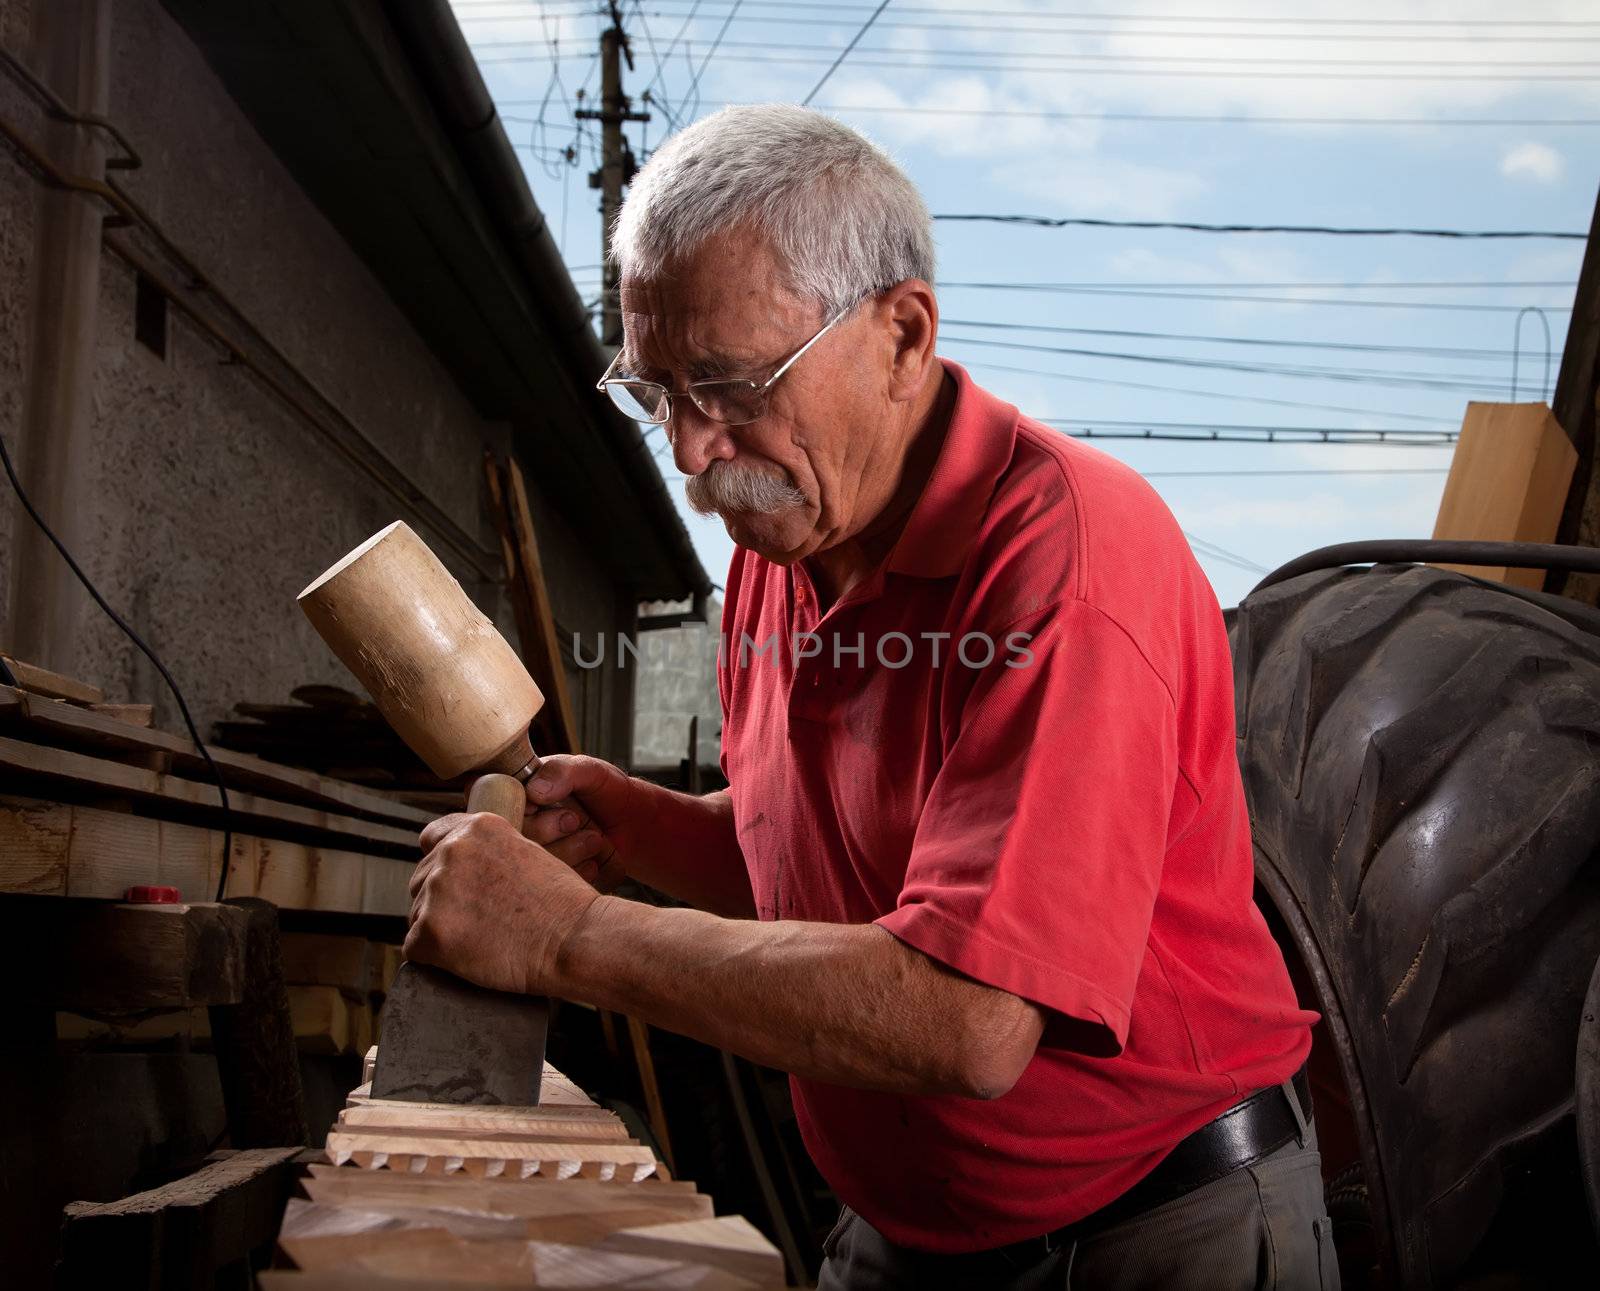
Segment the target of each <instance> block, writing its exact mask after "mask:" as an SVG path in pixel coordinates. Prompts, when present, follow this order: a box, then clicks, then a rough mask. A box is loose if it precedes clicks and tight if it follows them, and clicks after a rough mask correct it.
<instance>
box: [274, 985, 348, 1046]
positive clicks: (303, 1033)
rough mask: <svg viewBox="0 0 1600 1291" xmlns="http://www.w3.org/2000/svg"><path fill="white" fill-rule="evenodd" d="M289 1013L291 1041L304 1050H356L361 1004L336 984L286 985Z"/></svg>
mask: <svg viewBox="0 0 1600 1291" xmlns="http://www.w3.org/2000/svg"><path fill="white" fill-rule="evenodd" d="M288 991H289V1016H290V1017H291V1018H292V1019H293V1020H294V1038H295V1043H296V1044H297V1045H298V1046H299V1048H300V1049H301V1051H302V1052H304V1053H329V1054H340V1053H359V1052H360V1051H361V1050H360V1048H359V1047H358V1044H359V1040H360V1029H361V1023H360V1021H359V1020H358V1014H359V1013H360V1012H361V1011H363V1010H366V1009H367V1005H365V1004H354V1003H352V1002H351V1001H350V1000H349V998H348V997H346V995H345V994H344V992H343V991H341V990H340V989H339V988H338V987H337V986H290V987H289V988H288Z"/></svg>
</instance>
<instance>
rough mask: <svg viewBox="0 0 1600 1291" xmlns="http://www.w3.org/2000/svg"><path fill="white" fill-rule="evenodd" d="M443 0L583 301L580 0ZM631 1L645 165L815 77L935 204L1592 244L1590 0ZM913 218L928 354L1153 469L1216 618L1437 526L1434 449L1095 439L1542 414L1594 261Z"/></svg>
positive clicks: (716, 566) (718, 577) (593, 146)
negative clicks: (679, 131)
mask: <svg viewBox="0 0 1600 1291" xmlns="http://www.w3.org/2000/svg"><path fill="white" fill-rule="evenodd" d="M452 3H453V6H454V9H455V12H456V16H457V18H458V20H459V21H460V22H461V25H462V29H463V31H464V32H465V33H466V35H467V39H468V41H469V43H470V44H471V45H472V47H473V50H474V52H475V54H476V56H477V58H478V61H479V64H480V66H481V68H482V70H483V74H484V78H485V81H486V82H487V84H488V86H489V89H490V92H491V93H492V94H493V95H494V98H495V100H496V103H497V105H498V107H499V110H500V113H501V116H502V117H503V119H504V121H505V126H506V130H507V133H508V134H509V135H510V137H511V140H512V142H513V144H514V145H515V146H516V148H517V151H518V155H519V157H520V158H521V159H522V161H523V164H524V167H525V169H526V171H527V174H528V178H529V182H530V184H531V185H532V188H533V192H534V196H535V197H536V199H537V200H538V202H539V204H540V206H541V207H542V209H543V210H544V212H545V214H546V216H547V218H548V219H549V221H550V223H551V226H552V228H553V229H554V231H555V233H556V235H557V239H558V241H559V244H560V246H561V250H562V254H563V255H564V256H565V258H566V261H567V264H568V266H569V267H570V269H571V270H572V273H573V277H574V279H575V280H576V282H577V283H578V286H579V290H580V292H582V294H583V295H584V298H585V299H586V300H589V299H595V298H597V297H598V294H599V279H600V271H599V261H600V247H601V229H600V217H599V214H598V209H597V208H598V194H597V193H596V192H595V191H593V190H591V189H590V188H589V186H588V175H589V172H590V171H591V170H593V169H594V168H595V166H596V165H597V156H598V153H597V149H598V134H597V130H596V123H593V122H578V121H576V120H575V119H574V116H573V109H574V108H575V107H577V106H578V105H579V102H580V100H579V97H578V95H579V91H580V90H581V91H583V94H584V96H585V99H587V100H589V106H597V104H596V103H594V102H593V100H595V99H597V98H598V94H599V70H598V62H597V52H598V49H599V33H600V31H601V30H602V29H603V28H604V27H605V26H607V25H609V20H608V19H606V18H602V17H601V16H600V15H601V6H600V5H598V4H593V3H584V2H582V0H549V2H548V3H543V4H540V3H534V2H533V0H452ZM621 8H622V15H623V20H624V27H625V30H626V31H627V32H628V34H629V37H630V41H631V45H632V52H633V56H634V68H633V69H632V70H631V71H628V70H625V71H624V77H623V79H624V89H625V91H626V92H627V93H628V94H630V95H631V96H633V98H634V99H635V103H634V106H635V107H636V108H644V109H647V110H649V111H650V112H651V113H652V116H653V118H654V119H653V120H652V121H650V122H649V123H646V124H640V125H632V126H630V127H629V128H628V135H629V138H630V140H631V142H632V146H633V150H634V152H635V155H636V156H637V157H638V158H639V160H640V161H641V162H642V161H643V160H644V159H645V158H646V157H647V156H648V154H649V152H650V149H651V148H653V147H655V146H658V145H659V144H660V143H661V142H662V140H663V139H664V138H665V137H666V136H667V135H668V134H670V133H671V131H672V130H673V129H675V128H678V127H681V126H683V125H687V124H688V123H689V122H691V121H693V120H696V119H698V118H699V117H702V116H704V115H706V114H708V113H710V112H712V111H715V110H716V109H717V108H718V107H720V106H722V105H724V104H727V103H750V102H770V101H788V102H800V101H801V100H803V99H805V98H806V96H807V95H808V94H809V93H811V92H812V91H813V90H816V93H815V97H814V99H813V106H815V107H819V108H822V109H824V110H826V111H829V112H830V113H832V114H833V115H835V116H837V117H839V118H840V119H841V120H843V121H845V122H847V123H848V124H850V125H851V126H853V127H855V128H857V129H859V130H861V131H863V132H864V133H866V134H867V135H868V136H869V137H871V138H872V139H873V140H874V141H876V142H877V143H879V144H880V145H882V146H883V147H884V148H886V149H887V150H888V151H889V152H890V154H891V155H892V156H893V157H894V158H895V159H896V161H897V162H899V164H900V165H901V166H903V167H904V168H905V170H906V172H907V173H908V174H909V175H910V176H911V178H912V179H913V180H914V181H915V182H916V183H917V184H918V185H919V186H920V188H921V189H922V192H923V194H924V196H925V197H926V199H927V202H928V205H929V208H930V209H931V210H932V211H933V212H934V214H935V216H942V215H962V214H1004V215H1029V216H1046V217H1070V218H1080V219H1081V218H1090V219H1109V220H1118V221H1158V222H1183V223H1215V224H1274V225H1282V224H1288V225H1317V226H1331V227H1338V228H1370V227H1408V228H1428V229H1450V230H1510V231H1554V232H1568V233H1573V232H1576V233H1582V232H1586V231H1587V229H1588V227H1589V223H1590V220H1591V218H1592V214H1593V211H1594V206H1595V198H1596V186H1597V183H1600V57H1597V56H1600V11H1596V10H1595V8H1594V6H1593V5H1592V4H1591V3H1589V2H1588V0H1522V2H1521V3H1519V4H1518V5H1517V6H1515V7H1514V8H1513V7H1511V6H1507V5H1505V4H1503V3H1495V2H1491V0H1453V2H1449V3H1446V2H1442V0H1440V2H1428V0H1390V3H1387V4H1383V5H1377V4H1373V3H1371V0H1359V7H1358V8H1355V9H1353V10H1351V9H1347V8H1346V7H1344V6H1342V5H1341V6H1337V7H1335V6H1330V5H1326V4H1323V5H1317V4H1309V3H1305V2H1304V0H1142V2H1141V3H1139V4H1138V5H1129V4H1120V3H1119V4H1114V5H1103V4H1097V3H1096V2H1095V0H1060V2H1059V3H1051V4H1045V3H1029V2H1028V0H999V2H998V3H994V4H988V5H983V4H980V3H979V0H890V3H889V4H888V5H887V6H886V7H885V8H884V9H883V11H882V13H881V14H880V15H879V16H878V17H877V19H876V20H875V21H874V22H873V23H872V25H871V26H870V27H866V29H865V30H864V31H863V28H864V26H865V24H866V23H867V20H868V18H869V16H870V15H872V13H873V11H874V10H875V9H877V8H878V5H877V3H876V0H817V2H816V3H805V2H804V0H698V2H697V0H628V2H627V3H626V4H623V5H622V6H621ZM1513 12H1514V13H1515V14H1516V17H1515V18H1508V17H1506V15H1507V14H1508V13H1513ZM1334 14H1337V15H1338V16H1337V17H1335V16H1332V15H1334ZM852 39H855V40H856V41H857V43H856V45H855V48H854V49H853V50H851V51H850V53H849V54H848V55H847V56H846V57H845V58H844V60H843V61H842V62H840V63H839V64H838V66H837V67H836V68H835V69H834V70H833V71H832V72H831V75H830V74H829V69H830V66H832V65H833V64H834V63H835V61H836V60H837V59H838V56H839V54H840V53H841V52H842V51H843V50H844V49H845V48H846V46H847V45H848V44H849V43H850V42H851V41H852ZM825 76H826V80H825V81H824V79H823V78H824V77H825ZM819 82H820V83H821V88H820V89H817V88H816V87H817V86H818V85H819ZM646 91H648V92H649V95H650V99H651V102H649V103H645V102H642V101H640V100H641V98H642V96H643V94H644V93H645V92H646ZM568 150H570V152H569V151H568ZM569 157H570V160H569ZM934 232H935V236H936V239H937V245H938V255H939V272H938V279H939V280H938V284H937V285H938V294H939V301H940V308H941V311H942V314H943V318H942V322H941V342H940V352H941V353H942V354H944V355H946V356H947V357H949V358H952V359H955V360H957V361H959V362H961V363H962V364H964V365H966V366H967V368H968V370H969V371H970V372H971V373H972V375H973V377H974V378H975V379H976V380H977V381H978V382H979V383H980V384H982V385H984V386H985V387H987V388H988V389H990V390H992V391H993V392H995V393H996V394H998V395H1000V396H1001V397H1003V398H1005V399H1007V400H1008V401H1010V402H1012V403H1014V404H1016V405H1017V406H1018V407H1019V408H1021V409H1022V410H1023V411H1024V412H1025V413H1027V414H1029V415H1030V416H1033V417H1036V418H1040V419H1047V420H1050V421H1052V423H1053V424H1056V425H1058V426H1059V427H1060V428H1061V429H1062V430H1063V432H1066V431H1068V430H1084V429H1091V430H1093V431H1095V432H1096V435H1097V438H1096V444H1097V446H1098V447H1099V448H1101V449H1103V450H1104V451H1106V452H1109V453H1112V454H1113V455H1115V456H1117V457H1119V458H1121V459H1122V460H1124V461H1126V462H1128V463H1129V464H1130V465H1132V466H1133V467H1134V468H1135V469H1137V470H1139V471H1140V472H1141V473H1143V474H1144V475H1145V476H1146V478H1148V479H1149V480H1150V483H1151V484H1152V486H1153V487H1155V488H1156V489H1157V490H1158V491H1159V492H1160V493H1161V495H1162V497H1163V498H1164V499H1165V500H1166V502H1167V505H1168V506H1169V507H1171V509H1172V511H1173V513H1174V514H1175V515H1176V516H1177V518H1178V521H1179V523H1180V524H1181V525H1182V527H1183V529H1184V531H1185V532H1186V533H1187V534H1188V535H1189V537H1190V541H1191V544H1192V545H1193V546H1194V548H1195V550H1196V554H1197V555H1198V557H1199V559H1200V563H1201V565H1202V567H1203V568H1204V569H1205V571H1206V573H1207V575H1208V577H1209V578H1210V579H1211V581H1212V584H1213V586H1214V587H1215V589H1216V592H1217V596H1218V599H1219V600H1220V601H1221V602H1222V604H1223V605H1232V604H1236V603H1237V602H1238V601H1239V600H1240V599H1241V598H1242V597H1243V596H1244V595H1245V594H1246V593H1247V592H1248V591H1249V590H1250V588H1251V587H1252V586H1253V585H1254V584H1255V582H1256V581H1257V580H1258V579H1259V578H1260V577H1261V574H1262V572H1264V571H1266V570H1268V569H1271V568H1273V567H1275V566H1277V565H1279V564H1282V563H1283V562H1284V561H1287V560H1289V559H1291V558H1293V557H1294V556H1297V555H1299V554H1301V553H1303V552H1306V551H1309V550H1311V549H1313V548H1316V547H1320V546H1323V545H1326V544H1328V543H1334V542H1345V541H1351V540H1355V539H1359V538H1397V537H1427V536H1430V535H1431V533H1432V531H1433V522H1434V517H1435V515H1436V513H1437V510H1438V504H1439V497H1440V493H1441V490H1442V488H1443V485H1444V479H1445V472H1446V470H1447V469H1448V466H1449V460H1450V446H1449V444H1448V443H1443V444H1433V445H1415V444H1411V445H1405V444H1400V445H1397V444H1394V443H1378V442H1364V443H1340V444H1309V443H1304V442H1300V443H1283V442H1280V443H1260V442H1256V443H1234V442H1226V441H1210V442H1193V441H1192V440H1191V441H1189V442H1174V441H1172V440H1170V439H1147V440H1131V439H1126V438H1099V436H1104V435H1108V434H1126V433H1135V434H1137V433H1142V432H1144V431H1150V432H1153V433H1159V434H1163V435H1173V434H1177V435H1189V436H1192V435H1196V434H1211V433H1213V431H1212V430H1211V429H1210V428H1214V427H1226V428H1234V427H1248V428H1252V429H1251V430H1249V431H1239V430H1234V429H1224V430H1220V431H1216V432H1215V433H1217V434H1221V435H1224V436H1227V435H1239V434H1242V433H1247V434H1252V435H1254V434H1259V433H1260V432H1259V431H1258V430H1256V429H1255V428H1270V429H1275V430H1283V429H1287V428H1315V429H1338V430H1359V431H1365V432H1370V431H1375V430H1386V431H1411V432H1430V433H1433V434H1437V433H1438V432H1447V433H1449V432H1454V431H1455V430H1457V429H1458V428H1459V426H1460V424H1461V419H1462V416H1463V414H1464V412H1465V411H1466V406H1467V402H1468V401H1469V400H1473V399H1477V400H1490V401H1505V400H1508V399H1510V398H1511V396H1512V393H1513V390H1512V380H1513V369H1514V367H1515V375H1516V390H1515V394H1516V397H1517V399H1519V400H1528V399H1540V398H1544V399H1548V397H1549V393H1550V388H1551V387H1552V386H1553V384H1554V381H1555V375H1556V371H1557V369H1558V368H1559V366H1560V356H1561V345H1562V341H1563V339H1564V336H1565V333H1566V328H1567V322H1568V319H1569V318H1570V316H1571V306H1572V296H1573V284H1574V283H1575V282H1576V279H1577V275H1578V269H1579V265H1580V263H1581V260H1582V251H1583V243H1582V242H1581V241H1576V240H1556V239H1544V238H1528V239H1493V240H1491V239H1442V238H1422V237H1366V236H1362V237H1355V236H1329V235H1308V234H1286V233H1226V234H1225V233H1209V232H1197V231H1178V230H1165V229H1137V228H1085V227H1066V228H1047V227H1034V226H1028V225H1020V224H1012V223H993V222H963V221H955V220H945V219H936V220H935V225H934ZM1524 310H1527V311H1528V312H1526V313H1524V312H1523V311H1524ZM1546 327H1548V333H1549V343H1548V347H1547V343H1546V332H1545V328H1546ZM1519 333H1520V336H1519ZM1518 348H1520V356H1519V357H1518V358H1515V359H1514V357H1513V353H1514V350H1517V349H1518ZM1062 351H1074V352H1072V353H1063V352H1062ZM1547 354H1548V373H1549V375H1548V378H1547V377H1546V368H1547ZM1285 369H1289V370H1288V371H1286V370H1285ZM648 442H650V443H651V444H652V445H654V446H655V447H656V448H657V449H658V451H659V453H660V456H659V458H658V460H659V461H660V464H661V468H662V471H663V475H664V477H665V478H666V479H667V481H668V486H669V491H670V492H671V493H672V495H673V496H674V497H675V498H676V499H677V500H678V503H679V507H680V510H682V512H683V514H684V519H685V522H686V524H687V525H688V527H689V531H690V534H691V535H692V537H693V538H694V541H695V545H696V548H697V549H698V551H699V553H700V557H701V560H702V562H703V563H704V564H705V567H706V570H707V572H708V573H709V574H710V576H711V578H712V581H713V582H714V583H718V584H720V583H721V582H722V580H723V576H724V574H725V572H726V570H727V565H728V560H729V557H730V556H731V554H732V545H731V543H730V541H729V540H728V538H727V536H726V534H725V533H724V532H723V530H722V526H721V523H720V522H719V521H717V520H716V519H715V518H710V519H708V518H704V517H700V516H696V515H694V514H693V513H691V512H690V511H689V510H688V509H687V507H686V506H685V505H684V503H683V487H682V482H681V479H679V477H678V476H677V474H676V471H675V469H674V467H673V465H672V463H671V460H670V456H669V455H668V454H667V453H666V451H665V445H664V444H663V442H662V436H661V434H660V432H659V430H657V431H655V432H653V433H652V434H651V435H650V437H649V440H648Z"/></svg>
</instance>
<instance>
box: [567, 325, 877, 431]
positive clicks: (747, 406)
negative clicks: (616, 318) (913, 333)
mask: <svg viewBox="0 0 1600 1291" xmlns="http://www.w3.org/2000/svg"><path fill="white" fill-rule="evenodd" d="M860 303H861V302H860V301H855V302H853V303H852V304H849V305H846V306H845V307H844V308H843V309H841V310H840V311H839V312H838V313H836V314H835V315H834V316H833V317H832V318H830V319H829V320H828V321H827V322H826V323H824V324H823V325H822V326H821V327H820V328H818V329H817V331H816V332H815V333H814V334H813V335H812V337H811V339H810V340H808V341H807V342H806V343H805V344H804V345H802V346H801V347H800V348H799V349H798V350H796V351H795V352H794V353H793V354H791V355H790V356H789V357H788V358H786V359H784V360H783V362H782V363H781V364H779V366H778V370H777V371H776V372H774V373H773V374H772V375H771V376H770V377H768V378H767V379H766V380H765V381H763V382H760V383H759V384H758V383H757V382H755V381H753V380H751V379H750V378H749V377H712V378H710V379H709V380H705V381H691V382H689V384H688V385H687V386H685V387H684V389H682V390H669V389H667V387H666V386H664V385H662V384H661V383H660V382H659V381H644V380H641V379H640V378H638V377H630V376H617V375H615V372H616V367H617V364H618V363H620V362H621V361H622V351H621V350H620V349H619V350H618V351H617V356H616V357H615V358H614V359H612V360H611V365H610V366H609V367H608V368H606V370H605V375H604V376H602V377H601V378H600V380H598V381H597V382H595V387H594V388H595V389H596V390H604V391H605V392H606V394H608V395H609V396H610V397H611V402H612V403H614V404H616V406H617V407H618V408H620V409H621V410H622V411H623V412H625V413H627V415H628V416H630V417H632V418H633V419H634V420H635V421H643V422H648V423H649V424H650V425H652V426H664V425H666V424H667V422H668V421H670V420H671V419H672V401H673V400H674V399H682V398H684V397H686V396H687V397H688V399H689V400H690V402H692V403H693V404H694V406H695V407H696V408H698V409H699V410H700V412H701V413H702V414H703V415H704V416H706V417H709V418H710V419H711V420H712V421H715V422H720V423H721V424H722V425H724V426H747V425H749V424H750V423H751V422H753V421H759V420H760V419H761V417H762V416H763V415H765V413H766V411H767V395H768V392H770V391H771V389H772V387H773V386H775V385H776V384H777V383H778V378H779V377H781V376H782V375H783V374H784V373H785V372H787V371H788V370H789V369H790V368H792V367H793V366H794V365H795V364H796V363H798V362H799V361H800V358H801V356H802V355H803V354H805V352H806V351H807V350H809V349H810V348H811V347H812V346H813V345H815V344H816V343H817V342H818V341H820V340H821V339H822V338H823V337H824V336H826V335H827V334H828V332H829V331H831V330H832V328H833V327H834V325H835V324H837V323H838V322H839V321H840V320H841V319H842V318H844V316H845V315H846V314H848V313H850V311H851V310H853V309H854V308H855V307H856V305H858V304H860Z"/></svg>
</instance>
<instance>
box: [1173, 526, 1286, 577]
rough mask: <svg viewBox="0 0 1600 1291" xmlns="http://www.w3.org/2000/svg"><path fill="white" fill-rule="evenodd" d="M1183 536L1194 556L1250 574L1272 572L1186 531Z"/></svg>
mask: <svg viewBox="0 0 1600 1291" xmlns="http://www.w3.org/2000/svg"><path fill="white" fill-rule="evenodd" d="M1183 536H1184V537H1185V538H1187V539H1188V540H1189V545H1190V546H1191V547H1193V548H1194V550H1195V555H1197V556H1209V557H1210V558H1211V559H1213V560H1220V561H1221V562H1222V563H1223V564H1225V565H1232V566H1234V567H1235V568H1237V569H1243V570H1245V571H1247V572H1248V573H1251V574H1267V573H1271V572H1272V571H1271V570H1269V569H1268V568H1267V567H1266V566H1265V565H1258V564H1256V562H1255V561H1253V560H1247V559H1246V558H1245V557H1243V556H1241V555H1239V554H1237V553H1236V552H1232V551H1229V550H1228V549H1227V548H1226V547H1219V546H1217V544H1216V543H1214V542H1207V541H1206V540H1205V539H1204V538H1202V537H1200V535H1199V534H1194V533H1190V532H1189V531H1188V530H1187V529H1185V530H1184V531H1183Z"/></svg>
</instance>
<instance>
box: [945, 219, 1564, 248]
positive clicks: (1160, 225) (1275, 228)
mask: <svg viewBox="0 0 1600 1291" xmlns="http://www.w3.org/2000/svg"><path fill="white" fill-rule="evenodd" d="M933 218H934V219H936V220H960V221H966V222H981V223H986V224H1028V225H1036V226H1038V227H1039V228H1044V229H1064V228H1088V229H1178V230H1181V231H1183V232H1186V233H1315V234H1321V235H1326V236H1331V237H1345V238H1392V237H1408V238H1456V239H1463V238H1465V239H1473V238H1561V239H1569V240H1572V241H1577V242H1583V241H1586V240H1587V239H1588V236H1589V235H1588V234H1587V233H1549V232H1540V231H1531V230H1527V229H1510V230H1507V229H1402V228H1393V229H1384V228H1375V229H1352V228H1337V227H1334V226H1332V225H1322V224H1198V223H1192V222H1189V221H1182V220H1102V219H1092V218H1089V217H1087V216H1053V215H935V216H934V217H933Z"/></svg>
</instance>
